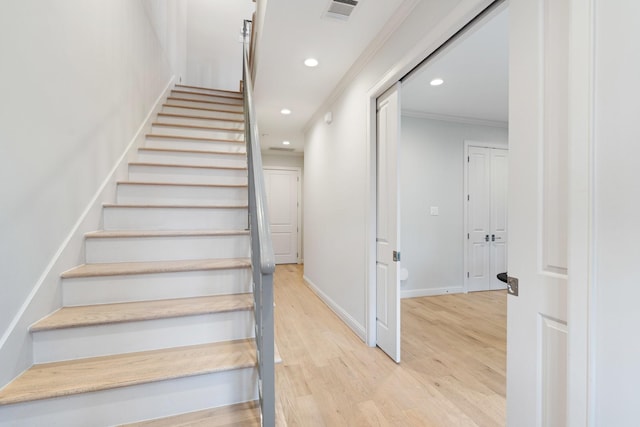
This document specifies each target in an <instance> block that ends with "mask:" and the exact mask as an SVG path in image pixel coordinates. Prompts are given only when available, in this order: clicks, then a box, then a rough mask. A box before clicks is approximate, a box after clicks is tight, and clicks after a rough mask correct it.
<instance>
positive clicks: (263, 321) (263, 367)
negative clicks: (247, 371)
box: [242, 21, 276, 427]
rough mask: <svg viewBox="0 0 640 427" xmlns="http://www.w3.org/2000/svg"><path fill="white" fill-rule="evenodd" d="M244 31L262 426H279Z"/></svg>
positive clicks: (261, 189)
mask: <svg viewBox="0 0 640 427" xmlns="http://www.w3.org/2000/svg"><path fill="white" fill-rule="evenodd" d="M249 24H250V21H245V22H244V28H243V33H244V34H245V43H244V48H243V72H242V74H243V82H244V85H243V90H244V118H245V142H246V145H247V167H248V172H249V230H250V235H251V269H252V277H253V297H254V313H255V320H256V331H255V336H256V347H257V355H258V377H259V381H258V392H259V399H260V412H261V418H262V425H263V426H265V427H275V340H274V320H273V272H274V271H275V267H276V263H275V255H274V252H273V245H272V243H271V230H270V227H269V215H268V211H267V200H266V192H265V184H264V175H263V170H262V156H261V153H260V140H259V135H260V134H259V133H258V123H257V121H256V112H255V107H254V104H253V82H252V79H251V71H250V69H249V57H248V46H247V34H248V33H249V32H248V28H247V26H248V25H249Z"/></svg>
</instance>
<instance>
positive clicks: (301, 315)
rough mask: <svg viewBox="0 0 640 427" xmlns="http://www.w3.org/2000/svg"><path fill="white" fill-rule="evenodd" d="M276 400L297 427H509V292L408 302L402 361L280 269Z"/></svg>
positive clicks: (289, 268) (298, 275) (297, 269)
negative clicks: (354, 329) (352, 327)
mask: <svg viewBox="0 0 640 427" xmlns="http://www.w3.org/2000/svg"><path fill="white" fill-rule="evenodd" d="M275 293H276V295H275V296H276V338H277V341H278V345H279V349H280V353H281V354H282V358H283V361H284V362H283V363H282V364H281V365H278V366H277V367H276V393H277V399H278V401H279V403H280V404H281V405H282V408H283V413H284V416H285V418H286V420H287V422H288V424H289V425H292V426H331V427H335V426H421V427H422V426H433V427H448V426H483V427H485V426H486V427H491V426H504V425H505V368H506V366H505V360H506V354H505V352H506V292H505V291H493V292H479V293H470V294H458V295H444V296H437V297H424V298H413V299H406V300H403V301H402V362H401V363H400V364H399V365H397V364H396V363H394V362H393V361H392V360H391V359H390V358H389V357H387V356H386V355H385V354H384V353H383V352H382V351H381V350H380V349H377V348H369V347H367V346H366V345H365V344H364V343H363V342H362V340H361V339H360V338H358V337H357V336H356V335H355V334H354V333H353V332H352V331H351V330H350V329H349V328H348V327H347V326H346V325H345V324H344V323H343V322H342V321H341V320H339V319H338V317H337V316H336V315H335V314H334V313H333V312H332V311H331V310H329V308H327V306H326V305H324V304H323V303H322V302H321V301H320V300H319V299H318V298H317V297H316V296H315V295H314V294H313V292H311V290H310V289H309V288H308V286H307V285H306V284H305V283H304V281H303V279H302V266H297V265H286V266H278V267H277V269H276V276H275Z"/></svg>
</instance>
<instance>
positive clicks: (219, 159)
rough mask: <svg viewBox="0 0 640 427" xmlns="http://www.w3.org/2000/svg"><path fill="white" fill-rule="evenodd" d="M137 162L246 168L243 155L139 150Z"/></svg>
mask: <svg viewBox="0 0 640 427" xmlns="http://www.w3.org/2000/svg"><path fill="white" fill-rule="evenodd" d="M138 161H139V162H142V163H161V164H170V165H197V166H227V167H238V168H246V167H247V156H246V155H244V154H216V153H191V152H177V151H153V150H144V149H142V150H139V151H138Z"/></svg>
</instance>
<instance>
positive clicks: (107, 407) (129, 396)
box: [0, 368, 258, 427]
mask: <svg viewBox="0 0 640 427" xmlns="http://www.w3.org/2000/svg"><path fill="white" fill-rule="evenodd" d="M257 383H258V379H257V372H256V368H244V369H236V370H232V371H224V372H216V373H212V374H205V375H197V376H192V377H187V378H178V379H172V380H164V381H158V382H154V383H148V384H140V385H134V386H128V387H120V388H115V389H110V390H104V391H96V392H92V393H84V394H78V395H72V396H65V397H64V398H57V399H47V400H40V401H34V402H29V403H21V404H15V405H9V406H5V407H0V427H9V426H11V427H103V426H107V425H119V424H124V423H132V422H136V421H143V420H147V419H152V418H160V417H168V416H171V415H177V414H181V413H185V412H194V411H200V410H204V409H207V408H214V407H218V406H225V405H231V404H234V403H240V402H248V401H252V400H255V399H257V397H258V389H257Z"/></svg>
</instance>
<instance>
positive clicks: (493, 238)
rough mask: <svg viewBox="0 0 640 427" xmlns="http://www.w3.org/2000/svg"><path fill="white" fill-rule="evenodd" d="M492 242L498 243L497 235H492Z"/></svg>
mask: <svg viewBox="0 0 640 427" xmlns="http://www.w3.org/2000/svg"><path fill="white" fill-rule="evenodd" d="M491 241H492V242H495V241H496V235H495V234H492V235H491Z"/></svg>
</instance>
